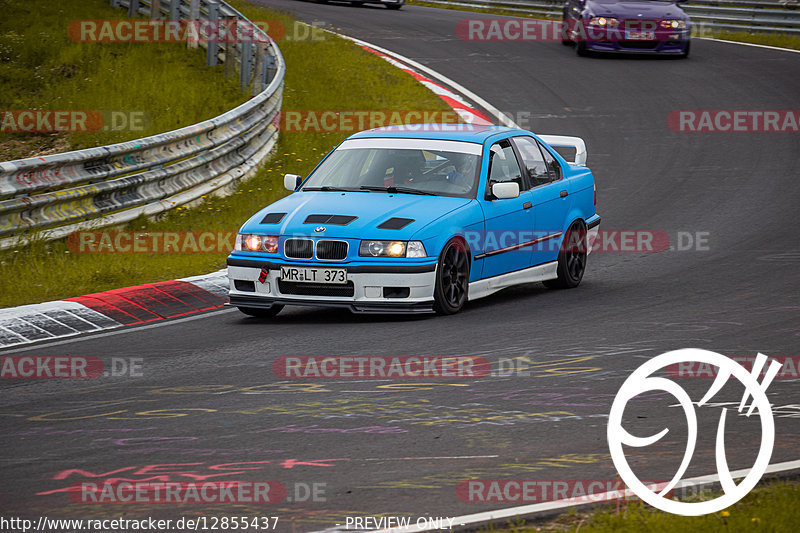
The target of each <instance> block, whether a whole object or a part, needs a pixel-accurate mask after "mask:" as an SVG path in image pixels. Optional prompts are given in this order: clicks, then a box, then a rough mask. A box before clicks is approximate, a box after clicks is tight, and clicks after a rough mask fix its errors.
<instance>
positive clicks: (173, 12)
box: [169, 0, 181, 20]
mask: <svg viewBox="0 0 800 533" xmlns="http://www.w3.org/2000/svg"><path fill="white" fill-rule="evenodd" d="M180 19H181V0H169V20H180Z"/></svg>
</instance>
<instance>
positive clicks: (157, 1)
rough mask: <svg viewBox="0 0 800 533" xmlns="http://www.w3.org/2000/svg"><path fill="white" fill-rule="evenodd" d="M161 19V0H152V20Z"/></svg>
mask: <svg viewBox="0 0 800 533" xmlns="http://www.w3.org/2000/svg"><path fill="white" fill-rule="evenodd" d="M160 19H161V0H150V20H160Z"/></svg>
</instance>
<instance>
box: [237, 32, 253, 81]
mask: <svg viewBox="0 0 800 533" xmlns="http://www.w3.org/2000/svg"><path fill="white" fill-rule="evenodd" d="M241 59H242V60H241V65H240V67H239V84H240V85H241V87H242V91H246V90H247V88H248V87H249V86H250V65H251V64H252V62H253V43H252V42H250V41H249V40H245V41H243V42H242V58H241Z"/></svg>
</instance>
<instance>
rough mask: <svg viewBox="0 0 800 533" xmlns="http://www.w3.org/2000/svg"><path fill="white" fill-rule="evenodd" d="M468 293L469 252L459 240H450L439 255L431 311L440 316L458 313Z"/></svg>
mask: <svg viewBox="0 0 800 533" xmlns="http://www.w3.org/2000/svg"><path fill="white" fill-rule="evenodd" d="M468 291H469V252H468V251H467V246H466V244H465V243H464V241H462V240H461V239H450V240H449V241H448V242H447V244H446V245H445V247H444V250H442V253H441V254H440V255H439V264H438V265H437V268H436V287H435V288H434V290H433V309H434V311H436V312H437V313H439V314H440V315H452V314H454V313H458V312H459V311H460V310H461V308H462V307H464V302H466V301H467V292H468Z"/></svg>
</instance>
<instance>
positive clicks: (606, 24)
mask: <svg viewBox="0 0 800 533" xmlns="http://www.w3.org/2000/svg"><path fill="white" fill-rule="evenodd" d="M589 24H590V25H591V26H600V27H601V28H616V27H617V26H619V20H617V19H615V18H612V17H592V18H590V19H589Z"/></svg>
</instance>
